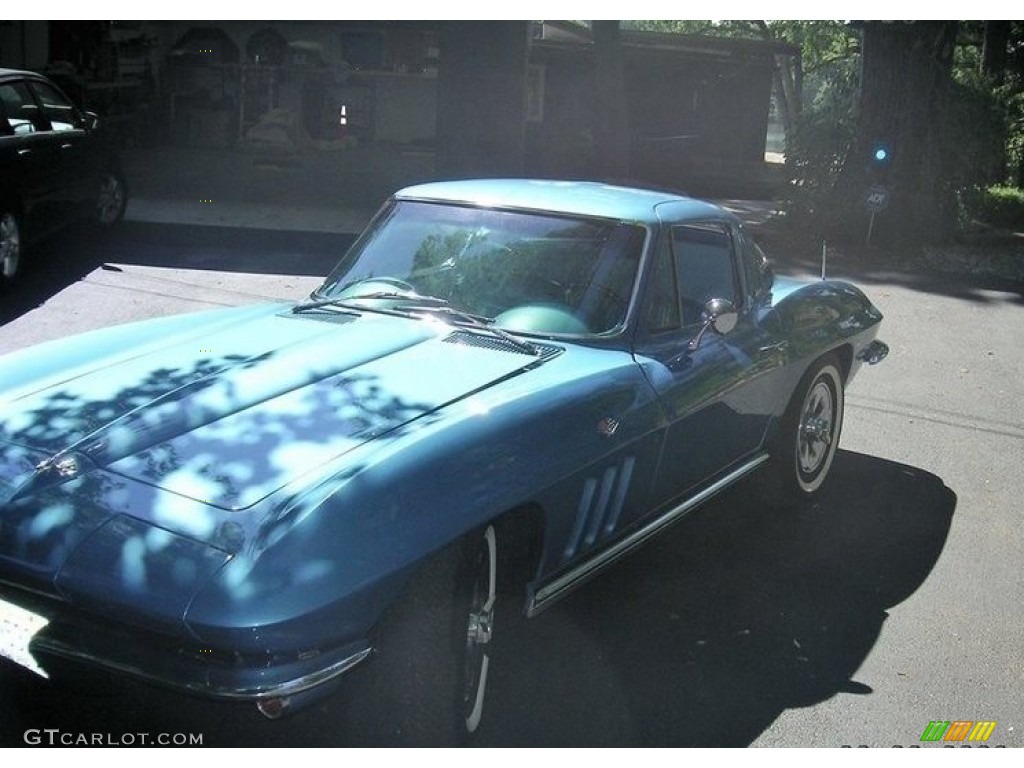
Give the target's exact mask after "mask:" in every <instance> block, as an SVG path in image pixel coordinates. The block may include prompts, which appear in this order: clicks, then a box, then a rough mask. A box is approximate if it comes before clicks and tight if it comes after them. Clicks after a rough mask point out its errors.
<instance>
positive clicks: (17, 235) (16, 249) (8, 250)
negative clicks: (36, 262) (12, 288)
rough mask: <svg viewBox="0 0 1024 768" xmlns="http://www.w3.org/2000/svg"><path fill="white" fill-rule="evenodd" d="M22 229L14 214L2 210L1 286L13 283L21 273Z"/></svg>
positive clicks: (0, 220) (0, 225) (0, 224)
mask: <svg viewBox="0 0 1024 768" xmlns="http://www.w3.org/2000/svg"><path fill="white" fill-rule="evenodd" d="M21 253H22V245H21V227H20V225H19V222H18V217H17V216H15V215H14V213H13V212H11V211H8V210H3V209H0V284H3V283H10V282H13V280H14V278H15V277H17V276H18V273H19V272H20V271H21Z"/></svg>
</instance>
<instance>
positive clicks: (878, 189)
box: [864, 184, 889, 214]
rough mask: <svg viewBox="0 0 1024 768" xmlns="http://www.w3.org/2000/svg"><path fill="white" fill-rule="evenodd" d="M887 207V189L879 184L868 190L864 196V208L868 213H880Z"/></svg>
mask: <svg viewBox="0 0 1024 768" xmlns="http://www.w3.org/2000/svg"><path fill="white" fill-rule="evenodd" d="M888 205H889V190H888V189H886V188H885V187H883V186H882V185H880V184H875V185H873V186H871V187H869V188H868V193H867V194H866V195H865V196H864V207H865V208H867V209H868V213H872V214H874V213H881V212H882V211H884V210H885V209H886V206H888Z"/></svg>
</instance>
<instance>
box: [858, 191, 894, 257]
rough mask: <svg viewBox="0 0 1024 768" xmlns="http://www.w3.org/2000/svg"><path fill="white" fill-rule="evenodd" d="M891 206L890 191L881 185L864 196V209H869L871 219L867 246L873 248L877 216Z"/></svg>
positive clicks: (869, 220)
mask: <svg viewBox="0 0 1024 768" xmlns="http://www.w3.org/2000/svg"><path fill="white" fill-rule="evenodd" d="M888 205H889V190H888V189H886V188H885V187H883V186H882V185H880V184H875V185H873V186H871V187H869V188H868V192H867V194H866V195H865V196H864V207H865V208H867V209H868V213H869V214H871V218H870V219H868V237H867V246H868V247H869V248H870V247H871V233H872V232H874V230H875V216H876V215H877V214H879V213H881V212H882V211H884V210H885V209H886V206H888Z"/></svg>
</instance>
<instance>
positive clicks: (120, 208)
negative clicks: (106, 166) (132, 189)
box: [96, 170, 128, 227]
mask: <svg viewBox="0 0 1024 768" xmlns="http://www.w3.org/2000/svg"><path fill="white" fill-rule="evenodd" d="M127 206H128V189H127V186H126V185H125V181H124V177H123V176H122V175H121V173H120V171H116V170H111V171H107V172H106V173H105V174H103V178H102V179H101V180H100V191H99V194H98V195H97V196H96V223H97V224H99V225H100V226H102V227H109V226H112V225H114V224H116V223H117V222H119V221H120V220H121V219H122V218H124V211H125V208H126V207H127Z"/></svg>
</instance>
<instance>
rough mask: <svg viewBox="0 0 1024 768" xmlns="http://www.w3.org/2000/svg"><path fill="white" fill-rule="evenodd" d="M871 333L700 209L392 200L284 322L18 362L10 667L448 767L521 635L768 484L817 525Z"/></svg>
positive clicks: (139, 331) (176, 326) (643, 193)
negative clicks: (751, 488)
mask: <svg viewBox="0 0 1024 768" xmlns="http://www.w3.org/2000/svg"><path fill="white" fill-rule="evenodd" d="M881 319H882V316H881V313H879V311H878V310H877V309H876V308H875V307H874V306H873V305H872V304H871V302H870V301H869V300H868V299H867V298H865V296H864V294H863V293H861V292H860V291H859V290H858V289H857V288H855V287H854V286H852V285H849V284H847V283H843V282H837V281H829V280H822V281H815V282H806V283H802V282H797V281H794V280H784V279H781V278H777V277H774V276H773V274H772V272H771V270H770V268H769V267H768V263H767V261H766V259H765V257H764V255H763V253H762V252H761V250H760V249H759V248H758V246H757V245H756V244H755V243H754V241H753V240H752V239H751V238H750V237H749V235H748V233H747V232H745V231H744V228H743V226H742V225H741V223H740V222H739V221H738V220H737V219H736V218H735V217H734V216H732V215H731V214H729V213H728V212H726V211H724V210H722V209H720V208H718V207H716V206H713V205H710V204H708V203H703V202H699V201H696V200H692V199H688V198H684V197H679V196H675V195H671V194H667V193H663V192H655V191H649V190H640V189H628V188H622V187H613V186H607V185H602V184H598V183H584V182H553V181H526V180H485V181H461V182H446V183H435V184H425V185H420V186H416V187H411V188H408V189H405V190H403V191H401V192H399V193H397V194H396V195H394V197H393V198H392V199H390V200H389V201H388V202H387V204H386V205H385V206H384V207H383V208H382V209H381V211H380V213H379V214H378V215H377V216H376V218H375V219H374V220H373V222H372V223H371V224H370V226H369V227H368V228H367V229H366V231H365V232H364V233H363V234H362V235H361V236H360V238H359V239H358V240H357V241H356V242H355V244H354V245H353V246H352V248H351V250H350V251H349V252H348V253H347V254H346V255H345V256H344V258H343V259H342V260H341V262H340V264H339V265H338V266H337V268H336V269H335V270H334V271H333V272H332V273H331V274H330V275H329V276H328V277H327V279H326V281H325V282H324V283H323V285H322V286H321V287H320V288H319V289H318V290H317V291H315V292H314V294H313V295H312V296H310V297H309V298H308V299H307V300H304V301H302V302H300V303H298V304H294V305H293V304H280V303H277V304H264V305H259V306H250V307H244V308H231V309H223V310H216V311H211V312H203V313H199V314H193V315H182V316H177V317H167V318H162V319H157V320H150V321H146V322H142V323H137V324H129V325H123V326H120V327H114V328H108V329H105V330H101V331H97V332H93V333H89V334H86V335H83V336H78V337H74V338H69V339H65V340H61V341H56V342H51V343H48V344H43V345H41V346H38V347H34V348H30V349H26V350H24V351H20V352H17V353H15V354H12V355H9V356H7V357H5V358H3V359H0V656H3V657H6V660H4V661H0V663H2V664H7V663H13V664H17V665H20V666H22V667H25V668H28V669H30V670H32V671H34V672H36V673H38V674H39V675H41V676H44V677H46V676H50V675H53V676H54V677H56V676H57V675H56V674H55V670H56V669H57V667H60V668H66V667H67V666H68V662H71V664H70V666H72V667H74V666H75V665H77V664H81V665H85V666H87V667H98V668H102V669H107V670H110V671H111V672H114V673H120V674H124V675H128V676H132V677H135V678H139V679H142V680H145V681H149V682H152V683H155V684H159V685H163V686H169V687H171V688H174V689H177V690H180V691H185V692H189V693H194V694H197V695H201V696H206V697H213V698H221V699H231V700H237V701H240V702H248V703H250V704H255V705H256V706H257V707H258V708H259V710H260V712H262V713H263V714H264V715H266V716H268V717H271V718H276V717H279V716H281V715H282V714H285V713H287V712H289V711H293V710H295V709H298V708H300V707H302V706H305V705H308V704H309V703H311V702H314V701H316V700H318V699H319V698H321V697H322V696H324V695H325V694H327V693H330V692H332V691H334V690H336V689H337V688H339V687H344V686H345V685H347V684H350V683H351V684H352V685H355V682H353V681H356V682H358V680H360V679H363V678H365V679H369V680H372V684H371V685H369V686H368V687H367V689H366V690H365V691H361V692H360V693H359V695H360V696H361V697H363V699H362V704H363V706H361V709H360V711H361V712H362V713H363V715H362V716H363V717H365V719H366V727H367V728H369V729H373V728H379V729H380V732H381V733H382V734H383V735H382V737H381V738H382V739H385V740H387V739H393V740H394V741H395V742H396V743H397V742H406V743H414V744H422V743H435V742H445V743H452V742H458V741H459V740H461V739H463V738H464V737H466V736H467V735H468V734H472V733H473V732H474V731H476V730H477V728H478V726H479V725H480V722H481V718H482V717H483V713H484V702H485V694H486V692H487V681H488V673H489V667H490V664H491V660H492V659H493V658H495V649H496V647H498V644H500V643H501V641H502V622H503V621H504V620H505V618H504V617H507V618H508V620H512V619H513V618H514V617H518V618H522V617H530V616H533V615H535V614H536V613H538V612H539V611H542V610H543V609H544V608H546V607H547V606H549V605H551V604H552V603H554V602H555V601H557V600H559V599H561V598H563V597H564V596H566V595H567V594H568V593H569V592H571V591H572V590H573V589H575V588H576V587H578V586H580V585H581V584H583V583H584V582H585V581H586V580H587V579H588V578H589V577H591V576H593V575H594V574H595V573H597V572H599V571H601V570H602V569H605V568H607V567H608V566H610V565H611V564H612V563H614V562H615V561H616V560H617V559H618V558H620V557H622V556H624V555H626V554H627V553H630V552H632V551H633V550H634V549H636V548H637V547H638V546H639V545H640V544H642V543H644V542H645V541H646V540H647V539H649V538H650V537H651V536H653V535H655V534H656V533H658V532H659V531H661V530H663V529H664V528H665V527H666V526H668V525H669V524H670V523H672V522H673V521H676V520H677V519H679V518H681V517H682V516H684V515H685V514H686V513H687V512H689V511H690V510H692V509H694V508H695V507H696V506H698V505H699V504H701V503H702V502H703V501H705V500H706V499H708V498H710V497H711V496H713V495H714V494H716V493H718V492H719V491H720V490H722V489H723V488H726V487H727V486H729V485H730V484H732V483H735V482H736V481H738V480H739V479H740V478H743V477H745V476H747V475H748V474H750V473H753V472H754V471H755V470H757V471H758V474H759V475H760V476H761V477H762V478H763V480H764V482H765V483H766V484H767V485H769V486H770V487H771V489H772V491H773V492H774V493H775V494H777V498H779V499H781V500H783V501H784V502H785V503H799V501H800V500H801V499H805V498H809V497H811V496H813V494H815V493H816V492H817V491H818V490H819V489H820V488H821V486H822V484H823V483H824V482H825V480H826V478H827V477H828V474H829V469H830V467H831V465H832V462H833V459H834V457H835V454H836V446H837V444H838V442H839V436H840V430H841V428H842V422H843V392H844V388H845V386H846V385H847V383H848V382H849V381H850V379H851V378H852V377H853V376H854V375H855V374H856V373H857V371H858V369H859V368H860V366H861V365H862V363H864V362H868V363H875V362H878V361H879V360H881V359H882V358H883V357H884V356H885V354H886V352H887V349H886V347H885V345H884V344H883V343H881V342H880V341H877V340H876V338H875V336H876V333H877V331H878V328H879V323H880V321H881ZM496 615H497V616H498V619H499V620H496V619H495V617H496ZM371 673H372V674H371ZM368 675H369V677H368V678H367V677H366V676H368ZM342 695H345V692H344V691H343V692H342ZM353 695H354V694H353Z"/></svg>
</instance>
